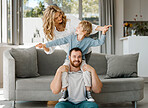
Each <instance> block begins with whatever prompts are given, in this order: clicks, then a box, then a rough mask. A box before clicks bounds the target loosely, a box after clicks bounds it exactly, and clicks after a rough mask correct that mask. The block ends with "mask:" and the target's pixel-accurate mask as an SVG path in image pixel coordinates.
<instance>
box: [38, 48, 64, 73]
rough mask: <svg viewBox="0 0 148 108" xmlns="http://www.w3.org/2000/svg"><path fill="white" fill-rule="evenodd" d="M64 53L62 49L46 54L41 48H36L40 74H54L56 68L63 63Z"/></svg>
mask: <svg viewBox="0 0 148 108" xmlns="http://www.w3.org/2000/svg"><path fill="white" fill-rule="evenodd" d="M65 58H66V53H65V51H63V50H55V51H54V52H53V53H52V54H46V53H45V52H44V51H43V49H37V59H38V69H39V74H40V75H54V74H55V73H56V70H57V69H58V68H59V67H60V66H61V65H63V63H64V61H65Z"/></svg>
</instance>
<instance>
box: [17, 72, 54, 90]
mask: <svg viewBox="0 0 148 108" xmlns="http://www.w3.org/2000/svg"><path fill="white" fill-rule="evenodd" d="M53 78H54V76H52V75H51V76H50V75H46V76H39V77H36V78H17V80H16V89H17V90H34V91H36V90H37V91H51V89H50V83H51V81H52V80H53Z"/></svg>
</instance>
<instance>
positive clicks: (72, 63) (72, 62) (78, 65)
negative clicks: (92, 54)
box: [70, 60, 82, 68]
mask: <svg viewBox="0 0 148 108" xmlns="http://www.w3.org/2000/svg"><path fill="white" fill-rule="evenodd" d="M74 62H78V63H79V64H77V65H75V64H74ZM70 63H71V65H72V66H73V67H75V68H77V67H80V65H81V63H82V61H81V62H80V61H79V60H77V61H76V60H74V61H71V60H70Z"/></svg>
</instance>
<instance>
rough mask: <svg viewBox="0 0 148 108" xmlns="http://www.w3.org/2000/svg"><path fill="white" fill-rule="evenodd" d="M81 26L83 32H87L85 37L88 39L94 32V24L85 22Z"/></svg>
mask: <svg viewBox="0 0 148 108" xmlns="http://www.w3.org/2000/svg"><path fill="white" fill-rule="evenodd" d="M79 24H81V26H82V28H83V31H86V34H85V36H86V37H88V36H89V34H90V33H91V32H92V24H91V22H89V21H86V20H83V21H81V22H80V23H79Z"/></svg>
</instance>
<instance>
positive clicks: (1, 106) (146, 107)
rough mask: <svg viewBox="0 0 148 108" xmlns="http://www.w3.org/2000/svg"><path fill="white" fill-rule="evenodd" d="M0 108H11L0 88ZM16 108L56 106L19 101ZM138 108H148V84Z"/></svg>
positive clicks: (126, 107)
mask: <svg viewBox="0 0 148 108" xmlns="http://www.w3.org/2000/svg"><path fill="white" fill-rule="evenodd" d="M0 108H11V102H10V101H4V98H3V91H2V88H0ZM16 108H54V105H47V102H30V101H21V102H20V101H19V102H17V103H16ZM99 108H134V107H133V105H132V104H131V102H127V103H116V104H99ZM138 108H148V83H145V85H144V99H143V100H141V101H139V102H138Z"/></svg>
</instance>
